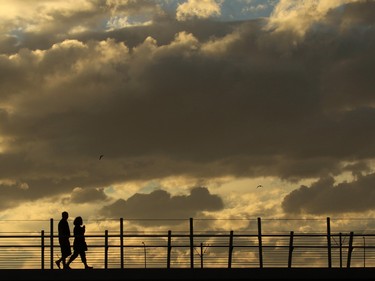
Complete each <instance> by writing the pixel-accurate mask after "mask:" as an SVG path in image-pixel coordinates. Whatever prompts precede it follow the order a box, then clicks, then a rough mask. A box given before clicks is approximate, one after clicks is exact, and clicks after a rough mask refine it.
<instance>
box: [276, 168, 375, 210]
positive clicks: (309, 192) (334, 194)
mask: <svg viewBox="0 0 375 281" xmlns="http://www.w3.org/2000/svg"><path fill="white" fill-rule="evenodd" d="M374 184H375V174H370V175H367V176H360V177H359V178H358V179H357V180H356V181H354V182H343V183H339V184H335V181H334V179H333V178H332V177H328V178H322V179H320V180H319V181H317V182H315V183H314V184H312V185H311V186H309V187H308V186H301V187H300V188H298V189H296V190H294V191H292V192H291V193H290V194H289V195H287V196H286V197H285V198H284V201H283V203H282V207H283V209H284V211H285V212H286V213H289V214H292V213H297V214H317V215H321V214H337V213H345V212H353V213H356V212H357V213H359V212H363V211H368V210H374V209H375V192H374Z"/></svg>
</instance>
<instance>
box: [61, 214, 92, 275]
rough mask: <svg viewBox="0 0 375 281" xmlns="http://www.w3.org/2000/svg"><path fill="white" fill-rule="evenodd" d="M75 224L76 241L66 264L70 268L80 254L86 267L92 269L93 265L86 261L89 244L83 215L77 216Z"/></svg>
mask: <svg viewBox="0 0 375 281" xmlns="http://www.w3.org/2000/svg"><path fill="white" fill-rule="evenodd" d="M73 224H74V229H73V233H74V242H73V250H74V251H73V255H71V256H70V258H69V261H68V263H67V264H66V266H67V268H68V269H70V266H69V265H70V264H71V262H73V261H74V260H75V259H76V258H77V257H78V255H79V256H80V257H81V261H82V263H83V264H84V265H85V268H86V269H92V268H93V267H92V266H88V265H87V261H86V251H87V244H86V241H85V231H86V229H85V226H84V225H83V220H82V217H76V218H75V219H74V221H73Z"/></svg>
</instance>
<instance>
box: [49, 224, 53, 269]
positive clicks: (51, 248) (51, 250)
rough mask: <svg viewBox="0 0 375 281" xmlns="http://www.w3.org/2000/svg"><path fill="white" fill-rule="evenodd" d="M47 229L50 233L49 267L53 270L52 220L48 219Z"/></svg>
mask: <svg viewBox="0 0 375 281" xmlns="http://www.w3.org/2000/svg"><path fill="white" fill-rule="evenodd" d="M49 228H50V230H49V232H50V254H51V261H50V266H51V269H53V219H50V222H49Z"/></svg>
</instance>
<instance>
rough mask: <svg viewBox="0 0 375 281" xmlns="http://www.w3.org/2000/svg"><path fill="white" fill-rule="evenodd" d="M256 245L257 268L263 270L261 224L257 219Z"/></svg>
mask: <svg viewBox="0 0 375 281" xmlns="http://www.w3.org/2000/svg"><path fill="white" fill-rule="evenodd" d="M258 244H259V247H258V248H259V267H260V268H263V249H262V222H261V219H260V218H258Z"/></svg>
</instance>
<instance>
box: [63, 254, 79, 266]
mask: <svg viewBox="0 0 375 281" xmlns="http://www.w3.org/2000/svg"><path fill="white" fill-rule="evenodd" d="M76 257H78V253H77V252H76V251H74V253H73V255H71V256H70V258H69V260H68V263H67V264H66V266H65V267H66V268H67V269H70V266H69V265H70V264H71V263H72V262H73V261H74V260H75V259H76Z"/></svg>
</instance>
